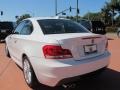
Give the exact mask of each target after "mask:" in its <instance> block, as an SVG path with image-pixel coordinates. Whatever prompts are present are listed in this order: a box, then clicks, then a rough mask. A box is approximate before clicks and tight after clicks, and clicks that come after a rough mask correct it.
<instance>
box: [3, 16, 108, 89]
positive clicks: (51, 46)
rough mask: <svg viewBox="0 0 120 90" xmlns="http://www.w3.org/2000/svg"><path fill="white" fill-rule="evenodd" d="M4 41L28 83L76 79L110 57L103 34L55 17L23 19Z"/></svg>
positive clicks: (105, 64)
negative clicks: (94, 32)
mask: <svg viewBox="0 0 120 90" xmlns="http://www.w3.org/2000/svg"><path fill="white" fill-rule="evenodd" d="M5 44H6V46H5V51H6V55H7V56H8V57H11V58H12V60H13V61H14V62H15V63H17V64H18V65H19V66H20V67H21V68H22V69H23V74H24V77H25V81H26V82H27V84H28V85H29V86H30V87H33V86H34V83H35V82H36V81H37V80H38V81H39V82H40V83H42V84H44V85H48V86H52V87H54V86H57V85H62V84H65V83H69V82H72V81H76V80H78V79H79V78H80V77H81V76H83V75H85V74H88V73H91V72H95V71H98V70H101V69H103V68H105V67H107V66H108V64H109V58H110V53H109V52H108V49H107V47H108V41H107V38H106V36H104V35H98V34H93V33H91V32H89V31H88V30H86V28H84V27H83V26H82V25H80V24H78V23H76V22H73V21H71V20H67V19H63V18H59V17H41V18H40V17H38V18H28V19H25V20H23V21H22V22H21V23H20V24H19V25H18V26H17V28H16V29H15V31H14V33H13V34H11V35H9V36H8V37H7V38H6V40H5Z"/></svg>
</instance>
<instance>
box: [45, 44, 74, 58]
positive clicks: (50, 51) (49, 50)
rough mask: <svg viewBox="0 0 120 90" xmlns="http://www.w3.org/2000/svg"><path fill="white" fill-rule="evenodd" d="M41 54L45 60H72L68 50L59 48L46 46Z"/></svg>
mask: <svg viewBox="0 0 120 90" xmlns="http://www.w3.org/2000/svg"><path fill="white" fill-rule="evenodd" d="M43 53H44V56H45V58H47V59H66V58H72V54H71V52H70V50H68V49H62V47H61V46H54V45H46V46H44V47H43Z"/></svg>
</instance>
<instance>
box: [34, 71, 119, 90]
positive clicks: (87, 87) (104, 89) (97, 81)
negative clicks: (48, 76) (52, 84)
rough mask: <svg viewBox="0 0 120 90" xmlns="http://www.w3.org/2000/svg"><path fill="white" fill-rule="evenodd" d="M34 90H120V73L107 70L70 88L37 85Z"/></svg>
mask: <svg viewBox="0 0 120 90" xmlns="http://www.w3.org/2000/svg"><path fill="white" fill-rule="evenodd" d="M34 90H120V72H118V71H115V70H112V69H107V70H106V71H104V72H103V73H102V74H101V75H100V76H98V77H96V78H88V79H84V80H80V81H79V82H77V83H76V86H75V87H72V88H63V87H57V88H49V87H40V85H38V86H37V87H36V88H35V89H34Z"/></svg>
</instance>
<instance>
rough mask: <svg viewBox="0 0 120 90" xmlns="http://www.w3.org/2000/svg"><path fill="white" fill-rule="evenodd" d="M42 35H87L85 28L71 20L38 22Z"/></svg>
mask: <svg viewBox="0 0 120 90" xmlns="http://www.w3.org/2000/svg"><path fill="white" fill-rule="evenodd" d="M38 23H39V25H40V26H41V28H42V31H43V33H44V34H64V33H88V32H89V31H87V30H86V29H85V28H83V27H82V26H81V25H79V24H78V23H76V22H73V21H71V20H61V19H44V20H38Z"/></svg>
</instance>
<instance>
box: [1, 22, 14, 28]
mask: <svg viewBox="0 0 120 90" xmlns="http://www.w3.org/2000/svg"><path fill="white" fill-rule="evenodd" d="M0 29H9V30H13V29H14V27H13V23H12V22H0Z"/></svg>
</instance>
